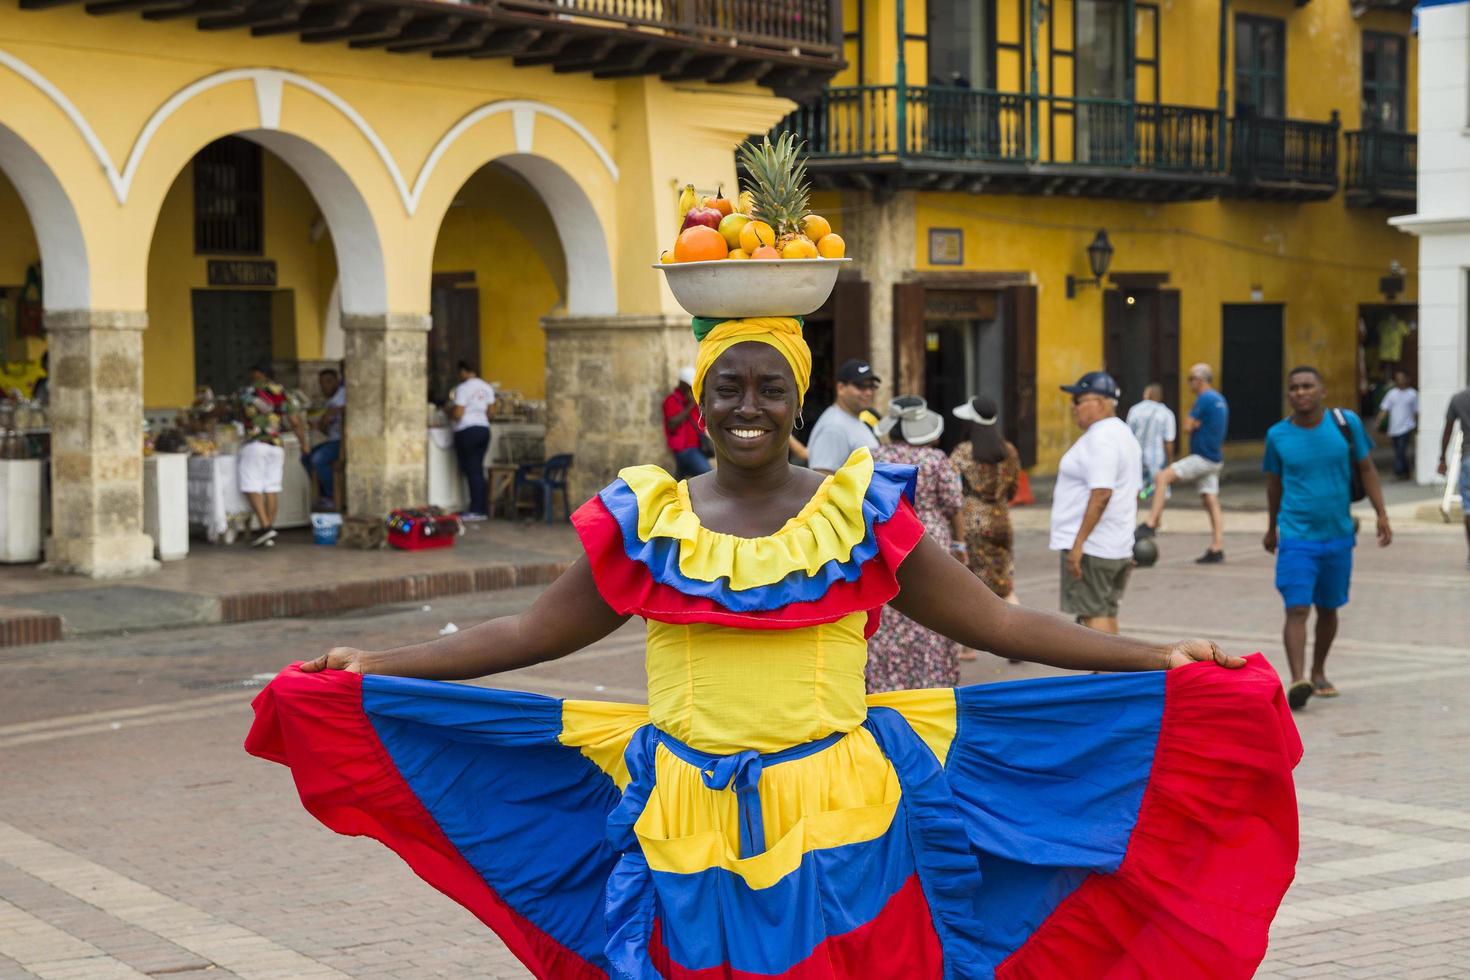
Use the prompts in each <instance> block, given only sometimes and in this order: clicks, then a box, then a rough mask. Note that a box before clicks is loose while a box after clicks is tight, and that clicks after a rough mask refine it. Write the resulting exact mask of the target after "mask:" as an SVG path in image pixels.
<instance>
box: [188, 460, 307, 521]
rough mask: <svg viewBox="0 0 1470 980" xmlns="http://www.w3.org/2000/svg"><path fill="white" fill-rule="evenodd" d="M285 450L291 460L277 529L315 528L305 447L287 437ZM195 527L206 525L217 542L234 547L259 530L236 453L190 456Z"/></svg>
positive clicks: (191, 515)
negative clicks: (303, 457) (242, 484)
mask: <svg viewBox="0 0 1470 980" xmlns="http://www.w3.org/2000/svg"><path fill="white" fill-rule="evenodd" d="M281 448H282V449H283V450H284V451H285V454H286V459H285V465H284V468H283V471H282V474H281V497H280V502H279V509H278V510H277V511H276V527H277V528H291V527H306V526H308V525H309V524H311V477H310V476H309V475H308V474H307V472H306V467H304V466H302V465H301V444H300V443H299V442H297V441H296V436H295V435H293V434H286V435H282V436H281ZM189 523H190V524H191V525H195V526H198V527H202V528H203V529H204V536H205V538H206V539H208V540H209V542H210V543H211V544H218V543H219V542H221V541H223V542H224V543H225V544H232V543H233V542H234V541H235V539H236V538H237V537H240V536H241V535H242V534H244V533H245V532H246V531H248V530H249V529H250V528H252V527H255V526H256V524H255V519H254V517H253V515H252V514H251V513H250V504H249V502H248V501H246V499H245V495H244V494H243V493H241V492H240V471H239V460H238V458H237V457H236V456H235V455H234V454H233V453H221V454H219V455H217V456H190V457H189Z"/></svg>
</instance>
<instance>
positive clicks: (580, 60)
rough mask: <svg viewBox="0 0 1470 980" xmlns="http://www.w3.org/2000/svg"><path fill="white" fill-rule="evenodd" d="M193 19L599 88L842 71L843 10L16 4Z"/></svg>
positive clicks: (765, 1) (519, 4)
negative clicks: (549, 74)
mask: <svg viewBox="0 0 1470 980" xmlns="http://www.w3.org/2000/svg"><path fill="white" fill-rule="evenodd" d="M83 2H85V4H86V10H87V13H89V14H94V15H101V14H115V13H128V12H132V13H138V14H141V15H142V16H143V18H144V19H146V20H150V21H152V20H168V19H173V18H190V19H193V20H194V21H195V22H196V26H197V27H198V28H199V29H200V30H202V31H214V30H228V29H249V31H250V33H251V34H253V35H257V36H259V35H268V34H296V35H297V36H298V37H299V38H300V39H301V40H302V41H303V42H307V43H325V42H339V43H346V44H348V45H349V46H351V47H353V48H382V49H384V50H386V51H390V52H394V53H415V52H417V53H425V54H430V55H432V56H433V57H436V58H473V59H482V58H510V59H513V61H514V63H515V64H516V65H522V66H533V65H549V66H551V67H552V68H553V69H554V70H556V71H558V72H590V73H592V74H593V75H594V76H596V77H599V78H619V77H623V76H628V75H659V76H661V77H663V78H664V79H666V80H669V81H684V80H694V79H699V80H703V81H710V82H745V81H754V82H757V83H759V84H761V85H765V86H767V87H769V88H772V89H774V90H776V91H778V92H781V93H783V94H788V93H789V94H791V95H793V96H795V97H801V96H804V95H807V94H810V93H811V92H812V91H815V90H816V89H817V88H818V87H819V86H820V85H821V84H822V83H823V82H825V81H826V80H827V79H829V78H831V77H832V75H833V74H834V73H835V72H836V71H837V70H838V69H839V68H841V66H842V64H843V58H842V0H467V2H463V3H461V2H454V0H20V7H21V9H23V10H43V9H47V8H50V7H59V6H64V5H68V4H74V3H83Z"/></svg>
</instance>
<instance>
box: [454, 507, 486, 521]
mask: <svg viewBox="0 0 1470 980" xmlns="http://www.w3.org/2000/svg"><path fill="white" fill-rule="evenodd" d="M459 519H460V520H462V521H464V522H465V523H466V524H478V523H480V522H481V521H488V520H489V519H490V517H489V516H488V515H486V514H480V513H477V512H475V511H472V510H466V511H461V512H460V515H459Z"/></svg>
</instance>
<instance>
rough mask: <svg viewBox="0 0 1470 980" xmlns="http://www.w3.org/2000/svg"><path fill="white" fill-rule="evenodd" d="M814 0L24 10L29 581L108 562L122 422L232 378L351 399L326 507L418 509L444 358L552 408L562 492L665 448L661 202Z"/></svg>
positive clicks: (830, 20) (812, 56)
mask: <svg viewBox="0 0 1470 980" xmlns="http://www.w3.org/2000/svg"><path fill="white" fill-rule="evenodd" d="M840 14H841V11H840V3H838V2H837V0H787V2H783V3H781V4H748V3H739V2H734V0H716V2H711V3H700V4H696V5H684V4H680V5H673V4H667V3H665V4H660V3H656V2H654V3H644V2H628V3H622V2H620V3H606V2H600V0H515V2H504V3H500V2H497V3H493V4H459V3H437V2H432V0H430V2H423V0H411V2H410V0H361V2H357V0H354V2H345V0H300V2H289V3H280V2H275V0H97V2H91V3H87V4H85V5H83V4H80V3H69V2H65V0H61V2H58V0H20V2H19V4H18V5H15V4H12V5H9V6H8V7H7V9H5V10H4V11H3V12H0V297H3V299H0V314H3V317H0V343H3V344H4V346H5V350H4V354H5V358H6V364H5V370H6V375H5V378H6V383H7V384H14V385H18V386H22V387H23V386H25V385H26V384H28V383H29V382H30V381H31V380H33V379H34V378H35V377H36V376H37V375H38V374H39V372H40V365H39V361H40V357H41V354H42V353H43V352H49V379H48V384H49V387H50V410H49V420H48V421H49V425H50V430H51V443H50V445H51V533H50V537H49V539H48V541H47V547H46V557H47V560H48V562H49V563H50V564H51V566H52V567H54V568H57V569H60V570H68V571H76V572H81V573H84V574H89V575H98V576H101V575H115V574H127V573H132V572H137V571H141V570H146V569H147V568H149V567H151V565H152V563H153V558H152V553H153V542H152V541H151V540H150V539H149V538H148V537H147V536H146V535H145V534H144V533H143V529H142V524H141V511H142V469H143V460H142V421H143V418H144V413H145V410H146V411H150V412H152V411H163V412H167V411H168V410H176V409H179V408H182V407H184V406H187V405H189V404H190V402H191V401H192V400H193V399H194V397H195V393H196V390H197V389H198V388H199V387H201V386H209V387H212V388H214V389H215V390H216V391H217V392H219V393H224V392H227V391H231V390H233V389H235V388H238V387H239V386H240V385H242V384H243V383H244V381H245V379H246V377H247V374H248V369H249V367H250V366H251V365H252V364H255V363H259V362H262V361H267V362H270V363H272V364H273V365H274V371H275V372H276V374H277V377H279V378H280V379H281V380H282V381H285V382H288V383H292V384H298V383H299V384H301V385H302V386H303V387H304V388H306V389H307V390H308V391H311V390H312V389H313V387H314V385H315V378H316V373H317V368H319V367H321V366H323V365H328V364H330V365H338V366H341V367H342V368H343V369H344V371H345V377H346V379H347V392H348V402H347V427H346V434H345V440H344V449H345V457H346V473H347V481H346V482H347V502H348V506H349V508H350V509H351V510H352V511H354V512H358V513H364V514H374V513H378V514H381V513H383V512H384V511H386V510H387V509H388V508H391V507H394V506H403V505H408V504H413V503H416V502H422V501H423V499H424V496H425V480H426V476H425V458H426V448H425V423H426V406H427V405H428V403H429V402H430V401H431V400H438V399H442V398H443V396H444V392H445V389H446V387H447V386H448V384H449V383H450V376H451V372H452V369H453V365H454V362H455V361H456V360H457V359H459V358H461V357H463V358H466V359H468V360H471V361H478V362H479V365H480V367H481V373H482V374H483V375H484V376H485V377H486V378H487V379H490V380H494V381H496V382H498V383H499V384H500V385H501V386H502V387H503V388H504V389H513V390H516V391H519V392H520V393H521V394H522V395H523V396H524V397H525V398H526V399H527V400H530V401H538V400H544V402H545V404H546V412H547V426H548V430H547V433H546V443H547V449H548V452H557V451H565V452H575V453H576V455H577V461H576V464H575V467H574V470H573V475H574V482H575V486H574V492H576V493H585V492H589V491H590V490H591V489H592V488H595V487H596V486H597V485H598V484H599V482H601V481H604V480H606V479H607V478H608V477H610V476H611V474H612V472H613V471H615V470H616V468H617V467H618V466H621V465H624V464H626V463H628V462H631V461H635V460H643V459H648V458H650V454H651V453H656V452H658V451H659V450H660V449H661V448H662V438H661V432H662V427H661V424H660V419H659V415H658V398H659V397H660V396H661V395H662V394H664V393H665V392H666V390H667V389H668V388H669V387H670V386H671V385H672V382H673V379H674V376H675V372H676V370H677V367H678V366H679V364H681V363H684V362H685V361H687V360H688V359H689V357H690V355H691V349H692V341H691V340H690V338H689V334H688V323H687V318H685V317H682V316H681V315H679V311H678V308H677V306H676V305H675V304H674V303H673V301H672V297H671V296H670V295H669V293H668V292H667V289H666V287H665V286H664V284H663V282H662V277H661V276H659V275H657V274H656V273H655V272H654V271H653V270H652V269H651V268H650V264H651V263H653V262H655V261H656V260H657V256H658V254H659V252H660V250H661V249H663V248H666V247H668V244H669V242H670V240H671V238H672V235H673V232H674V230H675V228H676V227H677V216H676V214H675V206H676V192H677V188H678V186H679V185H680V184H681V183H683V182H687V181H693V182H695V183H696V184H698V185H700V187H701V188H705V187H707V188H709V189H710V190H713V188H714V186H715V184H716V183H718V182H720V181H723V182H724V183H725V184H726V185H727V186H729V185H730V184H732V183H733V178H734V176H735V174H734V160H733V153H732V150H733V147H734V146H735V144H736V143H737V142H738V141H739V140H741V139H743V138H745V137H746V136H747V135H748V134H750V133H753V132H762V131H765V130H767V129H769V128H770V127H771V125H772V124H773V123H775V122H776V121H778V120H779V119H781V118H782V117H783V116H785V115H786V114H787V113H788V112H790V111H791V109H792V107H793V105H794V103H793V101H790V100H788V99H787V98H785V97H784V96H785V95H797V96H800V95H803V94H808V95H809V94H810V93H812V92H814V91H816V90H818V89H819V88H820V86H821V84H822V83H823V82H824V81H825V80H827V79H828V78H830V77H831V75H832V74H833V73H834V72H835V71H836V70H837V69H838V68H839V66H840V63H841V49H842V38H841V22H840Z"/></svg>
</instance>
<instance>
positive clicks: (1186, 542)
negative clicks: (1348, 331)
mask: <svg viewBox="0 0 1470 980" xmlns="http://www.w3.org/2000/svg"><path fill="white" fill-rule="evenodd" d="M1038 538H1039V536H1037V535H1032V534H1024V535H1023V541H1022V550H1021V554H1020V555H1019V558H1018V581H1019V588H1020V591H1021V595H1022V597H1023V599H1024V600H1025V601H1026V602H1027V603H1028V604H1033V605H1036V606H1039V607H1043V608H1050V607H1052V606H1053V604H1054V602H1055V596H1056V579H1057V572H1056V565H1055V558H1054V556H1051V555H1049V554H1047V553H1045V552H1044V550H1042V545H1041V543H1040V541H1039V540H1038ZM1204 543H1205V539H1204V538H1203V537H1202V536H1200V535H1195V534H1180V533H1166V534H1165V535H1164V537H1163V539H1162V545H1163V549H1164V558H1163V561H1162V562H1161V564H1160V565H1159V566H1158V567H1156V568H1154V569H1149V570H1140V571H1139V572H1137V573H1136V575H1135V579H1134V582H1133V585H1132V587H1131V589H1130V594H1129V597H1128V600H1127V602H1126V604H1125V608H1124V614H1123V619H1124V623H1125V627H1127V628H1130V629H1132V630H1134V631H1136V632H1140V633H1142V634H1144V635H1149V636H1159V637H1161V638H1162V637H1165V636H1175V635H1178V634H1179V633H1181V632H1192V633H1201V634H1205V635H1211V636H1216V637H1219V638H1221V639H1222V640H1224V641H1225V643H1226V645H1227V646H1228V647H1229V648H1231V649H1233V650H1242V651H1244V650H1249V649H1255V648H1264V649H1266V650H1267V651H1268V652H1269V653H1271V654H1272V655H1273V660H1275V661H1279V660H1280V656H1279V654H1277V653H1276V651H1277V645H1278V644H1277V639H1276V636H1277V632H1278V629H1279V624H1280V610H1279V606H1278V603H1277V601H1276V598H1275V595H1274V593H1273V591H1272V589H1271V584H1270V561H1269V558H1268V556H1266V555H1265V554H1263V553H1261V552H1260V550H1259V546H1258V544H1257V543H1256V538H1255V536H1254V535H1252V534H1235V535H1231V536H1230V537H1229V538H1228V539H1227V543H1226V547H1227V553H1228V554H1229V556H1230V558H1229V562H1228V563H1227V564H1226V565H1225V566H1223V567H1217V568H1199V567H1196V566H1194V565H1193V564H1192V561H1191V559H1192V557H1193V556H1194V555H1195V554H1198V552H1199V551H1201V550H1202V549H1203V546H1204ZM1462 547H1463V544H1462V541H1461V539H1460V538H1459V537H1458V536H1457V535H1454V534H1442V535H1422V536H1406V537H1405V538H1403V539H1402V540H1401V541H1400V542H1398V543H1397V544H1395V546H1394V547H1393V548H1391V549H1389V550H1387V551H1378V550H1377V549H1372V548H1367V547H1364V548H1361V549H1360V550H1359V552H1358V556H1357V557H1358V566H1359V574H1358V576H1357V580H1356V588H1355V594H1354V602H1353V604H1352V605H1351V606H1350V607H1349V608H1348V610H1347V611H1346V612H1345V613H1344V618H1343V631H1342V637H1341V639H1340V641H1339V643H1340V645H1339V647H1338V652H1337V654H1336V655H1335V657H1334V661H1333V667H1334V669H1333V671H1332V674H1333V677H1334V679H1335V680H1336V681H1337V683H1338V684H1339V685H1340V686H1341V687H1342V689H1343V691H1344V696H1343V697H1342V698H1340V699H1338V700H1337V701H1335V702H1328V701H1314V702H1313V703H1312V704H1311V705H1309V707H1308V709H1307V711H1306V712H1304V713H1303V714H1302V715H1300V716H1299V722H1300V727H1301V729H1302V733H1303V737H1304V740H1305V743H1306V747H1307V755H1306V758H1305V760H1304V761H1303V764H1302V766H1301V768H1300V769H1299V770H1298V785H1299V791H1300V801H1301V809H1302V829H1303V839H1302V844H1303V846H1302V861H1301V865H1300V869H1299V876H1298V881H1297V883H1296V884H1295V886H1294V887H1293V889H1292V891H1291V893H1290V894H1289V895H1288V898H1287V901H1286V903H1285V905H1284V907H1283V910H1282V912H1281V914H1280V916H1279V917H1278V920H1277V922H1276V924H1275V927H1274V929H1273V933H1272V945H1271V951H1270V954H1269V956H1268V958H1267V961H1266V963H1265V965H1264V967H1263V969H1262V971H1261V973H1260V975H1261V976H1262V977H1270V978H1285V977H1312V976H1320V977H1384V978H1390V977H1392V978H1399V977H1455V976H1459V977H1464V976H1470V805H1467V804H1470V785H1467V781H1466V780H1464V779H1463V778H1461V777H1459V776H1457V775H1456V774H1457V773H1463V762H1462V759H1463V753H1464V747H1465V745H1466V744H1467V743H1470V720H1467V717H1466V712H1465V711H1464V710H1463V708H1464V706H1465V705H1466V704H1467V703H1470V662H1466V660H1465V658H1464V653H1465V650H1466V646H1467V644H1466V641H1465V637H1466V636H1467V633H1470V610H1467V604H1466V603H1465V601H1464V599H1465V595H1466V590H1467V588H1470V574H1467V573H1466V572H1465V570H1464V568H1463V566H1462V560H1463V556H1462V554H1461V549H1462ZM534 594H535V590H532V589H515V590H509V591H505V592H497V593H490V594H485V595H466V596H456V597H453V598H449V599H440V600H434V601H432V602H429V603H425V604H418V603H415V604H411V605H401V606H397V607H393V608H391V609H385V610H379V611H359V612H353V613H347V614H342V615H337V616H324V617H317V618H309V619H287V620H276V621H270V622H263V623H257V624H252V625H251V626H249V627H223V626H196V627H189V628H183V629H178V630H173V631H169V632H166V633H158V634H151V635H146V636H130V637H126V638H121V637H97V638H90V639H84V640H74V641H66V642H63V643H58V644H51V645H48V646H35V647H28V648H19V649H13V650H8V651H0V757H3V758H4V759H5V776H4V780H5V792H4V794H3V795H0V978H4V980H10V978H12V977H15V978H29V977H55V978H58V980H66V978H70V977H87V978H91V977H111V976H119V977H122V976H137V975H151V976H160V975H163V976H180V977H185V978H188V977H191V976H195V975H198V976H200V977H201V978H202V977H204V976H209V977H230V976H240V977H268V976H298V975H299V976H306V975H312V976H334V975H346V976H351V977H360V978H390V977H391V978H404V977H435V976H452V977H487V978H501V977H504V978H510V977H523V976H525V973H524V971H523V970H522V969H521V968H520V967H519V966H518V965H517V964H516V963H515V962H514V961H513V960H512V959H511V958H510V957H509V955H508V953H506V951H505V950H504V947H503V946H502V945H501V944H500V943H499V942H498V941H496V940H495V939H494V937H493V936H490V935H489V934H487V933H486V932H485V931H484V930H483V928H481V927H480V926H479V925H478V924H477V923H476V922H475V921H474V920H473V919H472V918H471V917H470V916H469V915H468V913H466V912H464V911H463V910H462V909H460V908H458V907H457V906H455V905H453V903H451V902H449V901H448V900H447V899H444V898H443V897H441V896H439V895H437V894H436V893H434V892H433V891H432V890H431V889H429V888H428V887H427V886H425V885H424V884H423V883H421V882H419V881H418V880H417V879H415V878H413V877H412V876H411V875H410V874H408V873H406V872H405V870H404V869H403V868H402V866H401V865H400V864H399V862H398V861H397V859H396V858H394V857H392V856H391V855H389V854H388V853H387V852H386V851H384V850H383V849H382V848H380V847H378V846H377V845H375V844H371V843H369V842H364V841H357V840H351V839H347V838H340V837H337V836H335V835H332V834H330V833H328V832H326V831H325V830H323V829H322V828H321V827H320V826H319V825H317V824H316V823H315V821H313V820H312V819H311V818H310V817H308V816H307V815H306V814H305V813H304V812H303V811H302V810H301V809H300V807H299V805H298V804H297V803H296V802H295V798H294V792H293V790H292V787H291V785H290V779H289V776H288V774H287V773H286V772H285V771H284V770H282V769H280V768H279V767H276V766H271V765H268V764H265V763H262V762H259V761H257V760H252V759H249V758H248V757H246V756H244V754H243V753H242V752H241V751H240V748H239V744H240V739H241V737H242V736H243V733H244V730H245V728H246V726H247V725H248V723H249V712H248V709H247V707H246V702H247V701H248V698H249V697H250V695H251V693H252V692H253V690H254V689H255V688H256V687H258V685H259V683H260V678H259V677H258V676H257V675H266V676H268V675H269V673H270V672H271V671H273V670H274V669H276V668H277V667H278V666H279V665H280V663H281V662H282V661H284V660H287V659H290V658H292V657H301V656H309V655H313V654H314V653H316V652H319V651H320V649H321V648H322V647H324V646H325V645H327V644H329V643H335V642H347V643H354V644H358V645H385V646H386V645H391V644H396V643H401V642H405V641H408V640H411V639H415V638H418V637H422V636H426V635H432V632H433V631H434V630H437V629H438V628H439V627H440V626H442V625H443V624H444V622H446V621H450V620H452V621H454V622H456V623H457V624H458V625H460V626H465V625H469V624H470V623H473V622H475V621H477V620H478V619H480V618H483V617H485V616H488V615H496V614H501V613H503V612H507V611H511V610H514V609H517V608H520V607H522V606H523V605H524V604H525V603H526V602H528V601H529V600H530V598H531V597H532V596H533V595H534ZM424 605H427V606H428V607H429V608H428V609H427V610H425V609H424V608H423V607H424ZM640 643H641V628H640V626H639V625H638V624H636V623H633V624H629V625H628V626H626V627H624V629H623V630H621V631H619V632H618V633H616V634H614V635H613V636H612V637H610V638H609V639H608V640H605V641H604V642H603V643H601V644H599V645H598V646H597V647H594V648H592V649H590V650H588V651H584V652H582V653H580V654H577V655H575V656H573V657H571V658H567V659H566V660H563V661H558V662H554V663H550V664H544V665H539V666H537V667H534V668H530V669H527V670H525V671H521V672H518V673H517V674H515V675H511V676H508V677H505V678H498V679H497V680H496V683H497V685H499V686H506V687H524V688H527V689H532V690H539V691H543V692H545V693H548V694H557V695H568V696H576V697H590V698H605V699H609V700H639V699H641V696H642V674H641V646H640ZM1043 673H1048V671H1046V670H1044V669H1041V668H1034V667H1030V666H1020V667H1012V666H1009V665H1006V664H1004V663H1002V662H1000V661H998V660H995V659H994V658H989V657H982V658H981V659H980V660H979V661H978V662H976V663H972V664H966V665H965V667H964V671H963V679H964V680H965V681H966V682H978V681H986V680H998V679H1009V678H1014V677H1025V676H1034V675H1037V674H1043ZM241 949H245V950H249V951H250V955H247V956H240V955H239V950H241ZM231 957H234V958H233V959H232V958H231ZM211 966H212V968H210V969H208V970H207V972H206V970H205V968H206V967H211ZM317 970H320V971H321V972H319V973H317V972H307V971H317Z"/></svg>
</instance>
